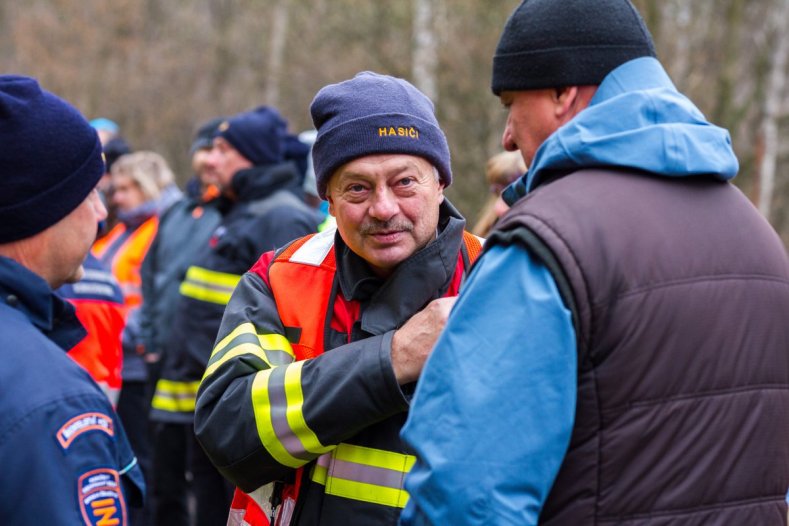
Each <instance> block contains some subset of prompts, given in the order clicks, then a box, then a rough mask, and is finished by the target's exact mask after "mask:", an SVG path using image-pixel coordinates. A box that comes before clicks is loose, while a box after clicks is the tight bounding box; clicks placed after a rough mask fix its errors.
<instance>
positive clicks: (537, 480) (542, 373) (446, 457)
mask: <svg viewBox="0 0 789 526" xmlns="http://www.w3.org/2000/svg"><path fill="white" fill-rule="evenodd" d="M593 167H606V168H625V169H629V170H631V171H636V172H639V171H642V172H649V173H651V174H656V175H660V176H665V177H690V176H709V177H714V178H717V179H720V180H723V181H728V180H731V179H732V178H733V177H734V176H735V175H736V173H737V169H738V163H737V159H736V157H735V155H734V152H733V150H732V147H731V139H730V137H729V134H728V132H727V131H726V130H723V129H721V128H718V127H716V126H714V125H712V124H710V123H708V122H707V121H706V120H705V119H704V116H703V115H702V114H701V112H700V111H699V110H698V109H697V108H696V107H695V106H694V105H693V103H691V102H690V101H689V100H688V99H687V98H686V97H684V96H683V95H682V94H680V93H679V92H678V91H677V90H676V88H675V87H674V85H673V84H672V83H671V80H670V79H669V78H668V75H667V74H666V72H665V71H664V70H663V68H662V66H661V65H660V63H659V62H658V61H657V60H656V59H654V58H639V59H635V60H632V61H630V62H627V63H625V64H623V65H621V66H619V67H618V68H617V69H615V70H614V71H612V72H611V73H610V74H609V75H608V76H607V77H606V78H605V79H604V80H603V82H602V84H601V85H600V86H599V87H598V89H597V91H596V93H595V95H594V97H593V98H592V100H591V102H590V105H589V107H587V108H586V109H584V110H583V111H581V112H580V113H579V114H578V115H576V116H575V117H574V118H573V119H572V120H571V121H570V122H568V123H567V124H565V125H564V126H562V127H561V128H559V129H558V130H557V131H556V132H554V133H553V134H552V135H551V136H549V137H548V139H547V140H546V141H545V142H544V143H543V144H542V145H541V146H540V148H539V149H538V150H537V152H536V153H535V157H534V160H533V162H532V166H531V167H530V170H529V171H528V172H527V174H526V175H524V176H523V177H522V178H521V179H519V180H518V181H516V182H515V183H513V184H512V185H510V187H508V188H507V189H506V190H505V195H504V198H505V200H506V201H508V202H509V203H510V204H512V203H514V202H515V201H516V200H517V199H519V198H520V197H523V196H524V195H526V193H528V192H530V191H533V190H535V189H536V188H538V187H539V185H540V184H542V183H545V182H546V180H548V179H551V178H553V177H555V176H558V175H563V174H568V173H571V172H574V171H577V170H580V169H584V168H593ZM576 362H577V357H576V343H575V333H574V329H573V325H572V320H571V314H570V312H569V310H568V309H567V308H566V307H565V305H564V303H563V301H562V299H561V296H560V294H559V291H558V289H557V286H556V283H555V281H554V279H553V277H552V276H551V274H550V272H549V271H548V270H547V268H546V267H545V266H544V265H543V264H542V263H540V261H539V260H537V259H535V258H532V257H531V255H530V254H529V253H528V252H527V251H526V250H524V249H523V248H522V247H520V246H518V245H512V246H506V247H503V246H495V247H493V248H491V249H489V250H487V251H486V252H485V253H484V254H483V256H482V257H481V258H480V259H479V260H478V262H477V264H476V265H475V267H474V269H473V270H472V273H471V275H470V276H469V279H468V281H467V283H466V285H465V288H464V290H462V291H461V295H460V297H459V298H458V301H457V303H456V304H455V307H454V309H453V311H452V314H451V316H450V319H449V321H448V323H447V327H446V328H445V330H444V332H443V333H442V335H441V337H440V338H439V340H438V342H437V344H436V347H435V349H434V351H433V353H432V355H431V356H430V358H429V359H428V362H427V364H426V365H425V368H424V371H423V372H422V376H421V378H420V381H419V384H418V387H417V390H416V394H415V396H414V399H413V403H412V407H411V411H410V415H409V419H408V422H407V423H406V425H405V427H404V428H403V432H402V436H403V439H404V440H405V441H406V442H407V443H408V444H409V445H410V446H411V447H412V448H413V449H414V451H415V452H416V454H417V462H416V464H415V465H414V467H413V469H412V470H411V472H410V474H409V475H408V477H407V478H406V483H405V487H406V489H407V490H408V492H409V493H410V495H411V498H410V500H409V503H408V505H407V507H406V509H405V510H404V512H403V514H402V516H401V523H402V524H497V525H505V524H518V525H531V524H537V521H538V519H539V514H540V510H541V509H542V506H543V503H544V502H545V500H546V498H547V495H548V492H549V491H550V488H551V485H552V484H553V481H554V479H555V477H556V475H557V473H558V471H559V468H560V466H561V464H562V461H563V459H564V455H565V453H566V451H567V446H568V444H569V441H570V435H571V433H572V428H573V424H574V415H575V401H576V382H577V377H576V375H577V373H576Z"/></svg>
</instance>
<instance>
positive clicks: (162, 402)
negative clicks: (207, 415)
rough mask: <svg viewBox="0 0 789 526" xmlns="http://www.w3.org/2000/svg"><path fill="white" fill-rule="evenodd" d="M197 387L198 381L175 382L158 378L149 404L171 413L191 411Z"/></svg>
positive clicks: (193, 406) (193, 407) (198, 385)
mask: <svg viewBox="0 0 789 526" xmlns="http://www.w3.org/2000/svg"><path fill="white" fill-rule="evenodd" d="M199 387H200V382H175V381H173V380H165V379H160V380H159V381H158V382H156V392H155V393H154V395H153V400H152V401H151V406H152V407H153V408H154V409H159V410H161V411H169V412H171V413H178V412H193V411H194V410H195V400H196V399H197V389H198V388H199Z"/></svg>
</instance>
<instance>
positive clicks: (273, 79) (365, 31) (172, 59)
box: [0, 0, 789, 245]
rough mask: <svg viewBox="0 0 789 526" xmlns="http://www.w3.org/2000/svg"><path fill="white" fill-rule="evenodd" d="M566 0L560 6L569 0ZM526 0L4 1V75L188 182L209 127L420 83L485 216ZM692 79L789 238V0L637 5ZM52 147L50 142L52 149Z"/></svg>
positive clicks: (679, 73)
mask: <svg viewBox="0 0 789 526" xmlns="http://www.w3.org/2000/svg"><path fill="white" fill-rule="evenodd" d="M557 1H558V0H557ZM518 3H519V2H518V0H401V1H379V0H179V1H177V2H165V1H159V0H113V1H112V2H107V1H106V0H25V1H24V2H21V1H20V2H18V1H12V0H4V1H3V2H2V3H0V46H1V47H0V49H2V50H3V52H2V56H0V71H2V72H3V73H20V74H26V75H32V76H35V77H38V78H39V80H40V81H41V83H42V85H43V86H44V87H46V88H47V89H49V90H50V91H53V92H55V93H57V94H59V95H61V96H62V97H64V98H66V99H68V100H70V101H71V102H73V103H74V104H75V105H76V106H77V107H79V109H80V110H81V111H82V112H83V113H84V114H85V115H86V116H87V117H88V118H95V117H107V118H110V119H113V120H115V121H116V122H118V123H119V124H120V126H121V129H122V135H123V136H124V137H125V138H126V139H127V141H128V142H129V143H130V144H131V145H132V147H133V148H134V149H152V150H155V151H158V152H160V153H162V154H163V155H164V156H165V157H166V158H167V159H168V160H169V161H170V162H171V164H172V165H173V167H174V168H175V169H176V172H177V173H178V174H179V181H180V182H182V183H183V182H184V181H185V180H186V179H188V177H189V176H190V173H189V163H188V159H187V151H188V148H189V144H190V142H191V137H192V134H193V132H194V130H195V128H196V127H197V125H198V124H200V123H201V122H203V121H205V120H206V119H209V118H211V117H214V116H218V115H229V114H233V113H237V112H239V111H244V110H247V109H251V108H253V107H255V106H258V105H260V104H270V105H273V106H276V107H278V108H279V109H280V111H281V112H282V113H283V115H284V116H285V117H286V118H287V119H288V120H289V122H290V128H291V131H293V132H298V131H302V130H305V129H308V128H311V121H310V117H309V111H308V107H309V104H310V102H311V100H312V98H313V96H314V95H315V93H316V92H317V90H318V89H320V88H321V87H322V86H324V85H325V84H327V83H331V82H337V81H340V80H344V79H346V78H350V77H351V76H353V75H354V74H355V73H357V72H358V71H361V70H365V69H369V70H374V71H377V72H381V73H389V74H391V75H395V76H400V77H405V78H407V79H409V80H411V81H412V82H414V83H415V84H416V85H417V86H419V87H420V88H421V89H422V90H423V91H425V92H426V93H428V94H429V95H430V96H431V98H432V99H433V100H434V101H435V102H436V109H437V113H438V118H439V121H440V122H441V124H442V127H443V128H444V130H445V132H446V134H447V136H448V138H449V143H450V148H451V151H452V158H453V171H454V174H455V182H454V184H453V186H452V187H451V188H450V189H449V191H448V195H449V197H450V199H451V200H452V201H453V202H454V203H455V204H456V205H457V206H458V208H460V210H461V211H462V212H463V213H464V214H466V216H467V217H468V218H469V220H470V221H471V222H473V221H474V219H475V218H476V215H477V212H478V210H479V207H480V206H481V205H482V202H483V201H484V199H485V197H486V195H487V192H488V188H487V184H486V183H485V180H484V165H485V161H486V159H487V158H488V157H489V156H491V155H492V154H494V153H496V152H498V151H499V149H500V136H501V131H502V128H503V125H504V120H505V113H504V111H503V110H502V108H501V105H500V104H499V102H498V100H497V99H496V98H495V97H494V96H493V95H492V94H491V92H490V89H489V84H490V69H491V58H492V55H493V51H494V49H495V46H496V43H497V41H498V37H499V34H500V32H501V29H502V27H503V25H504V22H505V20H506V18H507V16H508V15H509V13H510V12H511V11H512V10H513V9H514V8H515V7H516V6H517V5H518ZM634 3H635V4H636V6H637V7H638V8H639V10H640V11H641V13H642V15H643V16H644V18H645V20H646V22H647V25H648V26H649V28H650V30H651V31H652V33H653V36H654V38H655V42H656V45H657V49H658V54H659V58H660V59H661V60H662V61H663V63H664V64H665V65H666V68H667V69H668V71H669V74H670V75H671V77H672V78H673V80H674V82H675V83H676V84H677V86H678V87H679V89H680V90H681V91H683V92H684V93H686V94H687V95H689V96H690V98H691V99H693V100H694V102H696V104H697V105H698V106H699V107H700V108H701V110H702V111H703V112H704V113H705V114H706V115H707V117H708V118H709V119H710V120H711V121H713V122H714V123H716V124H718V125H720V126H723V127H725V128H728V129H729V130H730V131H731V134H732V139H733V142H734V146H735V149H736V151H737V154H738V156H739V159H740V164H741V172H740V175H739V176H738V178H737V179H736V180H735V182H736V183H737V184H738V185H739V187H740V188H741V189H742V190H743V191H744V192H745V193H746V194H747V195H748V196H749V197H750V198H751V200H752V201H753V202H754V204H755V205H756V206H758V207H759V208H760V210H761V211H762V212H763V213H764V215H765V216H766V217H768V218H769V220H770V221H771V222H772V224H773V225H774V226H775V227H776V229H777V230H778V231H779V232H780V233H781V235H782V237H783V240H784V243H785V244H787V245H789V84H788V83H787V82H786V78H787V73H788V72H789V60H787V55H789V0H750V1H748V0H635V1H634ZM41 147H42V148H46V145H41Z"/></svg>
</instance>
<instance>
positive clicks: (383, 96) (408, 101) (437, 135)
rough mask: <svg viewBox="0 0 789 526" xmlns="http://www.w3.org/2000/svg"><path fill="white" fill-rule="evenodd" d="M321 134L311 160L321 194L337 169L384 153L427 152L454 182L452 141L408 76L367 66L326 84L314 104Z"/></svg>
mask: <svg viewBox="0 0 789 526" xmlns="http://www.w3.org/2000/svg"><path fill="white" fill-rule="evenodd" d="M310 113H311V114H312V122H313V123H314V124H315V128H316V129H317V130H318V137H317V139H316V140H315V144H314V145H313V147H312V161H313V164H314V166H315V178H316V180H317V184H318V195H320V197H321V198H322V199H326V184H327V183H328V182H329V178H331V176H332V174H333V173H334V171H335V170H336V169H337V168H339V167H340V166H342V165H344V164H345V163H348V162H350V161H352V160H354V159H356V158H359V157H364V156H366V155H375V154H382V153H402V154H408V155H414V156H417V157H423V158H425V159H427V160H428V161H430V162H431V163H432V164H433V166H435V167H436V169H437V170H438V173H439V176H440V178H441V182H443V183H444V186H449V185H450V184H451V183H452V168H451V167H450V159H449V145H448V144H447V138H446V137H445V136H444V132H442V131H441V128H440V127H439V125H438V121H437V120H436V116H435V111H434V107H433V102H432V101H431V100H430V99H429V98H427V96H426V95H425V94H424V93H422V92H421V91H419V90H418V89H416V88H415V87H414V86H413V85H412V84H411V83H409V82H408V81H406V80H403V79H400V78H395V77H390V76H389V75H379V74H378V73H373V72H371V71H363V72H361V73H359V74H357V75H356V76H355V77H354V78H352V79H350V80H346V81H344V82H340V83H339V84H330V85H328V86H325V87H324V88H322V89H321V90H320V91H319V92H318V94H317V95H315V98H314V99H313V101H312V104H311V105H310Z"/></svg>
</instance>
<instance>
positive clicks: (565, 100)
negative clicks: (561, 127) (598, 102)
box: [553, 86, 597, 124]
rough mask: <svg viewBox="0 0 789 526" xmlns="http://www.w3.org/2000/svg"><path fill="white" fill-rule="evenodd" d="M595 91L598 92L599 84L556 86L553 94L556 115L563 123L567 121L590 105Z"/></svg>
mask: <svg viewBox="0 0 789 526" xmlns="http://www.w3.org/2000/svg"><path fill="white" fill-rule="evenodd" d="M595 93H597V86H565V87H563V88H555V89H554V94H553V99H554V103H555V105H554V108H555V111H554V115H556V118H557V119H558V120H559V121H560V122H561V123H562V124H564V123H566V122H567V121H569V120H570V119H572V118H573V117H575V116H576V115H578V114H579V113H581V111H583V110H585V109H586V108H588V107H589V103H590V102H591V100H592V97H594V94H595Z"/></svg>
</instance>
